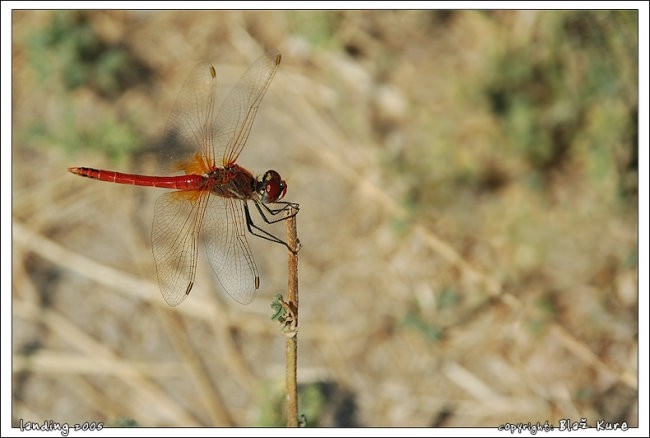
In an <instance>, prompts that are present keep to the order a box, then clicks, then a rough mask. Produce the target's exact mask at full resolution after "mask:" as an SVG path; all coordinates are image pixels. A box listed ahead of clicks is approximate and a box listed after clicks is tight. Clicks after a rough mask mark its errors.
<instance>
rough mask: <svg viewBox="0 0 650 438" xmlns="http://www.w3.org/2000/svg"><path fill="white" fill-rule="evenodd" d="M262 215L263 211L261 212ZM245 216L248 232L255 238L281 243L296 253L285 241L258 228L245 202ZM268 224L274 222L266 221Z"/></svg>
mask: <svg viewBox="0 0 650 438" xmlns="http://www.w3.org/2000/svg"><path fill="white" fill-rule="evenodd" d="M255 205H257V203H255ZM257 208H258V210H260V208H259V206H258V207H257ZM260 213H261V210H260ZM244 214H245V216H246V227H247V228H248V232H249V233H251V234H252V235H253V236H257V237H261V238H262V239H266V240H269V241H271V242H275V243H279V244H281V245H284V246H286V247H287V249H288V250H289V251H291V252H296V251H294V250H293V249H291V248H290V247H289V245H288V244H287V242H285V241H284V240H282V239H280V238H278V237H275V236H274V235H273V234H271V233H269V232H268V231H266V230H264V229H262V228H260V227H258V226H257V225H255V223H254V222H253V219H252V218H251V214H250V211H249V210H248V204H247V203H245V202H244ZM294 216H295V214H294ZM262 217H264V215H262ZM282 219H285V218H282ZM264 220H266V218H265V217H264ZM266 222H267V223H273V222H269V221H268V220H266ZM275 222H277V221H275Z"/></svg>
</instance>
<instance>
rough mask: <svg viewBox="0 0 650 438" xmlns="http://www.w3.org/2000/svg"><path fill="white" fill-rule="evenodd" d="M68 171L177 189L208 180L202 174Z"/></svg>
mask: <svg viewBox="0 0 650 438" xmlns="http://www.w3.org/2000/svg"><path fill="white" fill-rule="evenodd" d="M68 172H70V173H74V174H75V175H79V176H85V177H86V178H92V179H97V180H99V181H108V182H113V183H117V184H131V185H134V186H148V187H162V188H165V189H176V190H196V189H201V188H203V186H204V185H205V181H206V178H204V177H203V176H201V175H179V176H148V175H135V174H132V173H120V172H113V171H112V170H101V169H92V168H90V167H69V168H68Z"/></svg>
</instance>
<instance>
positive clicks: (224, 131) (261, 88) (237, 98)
mask: <svg viewBox="0 0 650 438" xmlns="http://www.w3.org/2000/svg"><path fill="white" fill-rule="evenodd" d="M279 64H280V53H279V52H278V51H273V52H269V53H267V54H265V55H263V56H261V57H260V58H259V59H257V61H255V62H254V63H253V64H252V65H251V66H250V67H249V68H248V70H246V72H245V73H244V74H243V76H242V77H241V79H240V80H239V82H237V85H235V87H234V88H233V89H232V90H231V91H230V93H229V94H228V96H227V97H226V99H225V100H224V101H223V104H222V105H221V108H220V109H219V112H218V113H217V117H216V129H215V131H216V133H217V134H216V138H215V140H216V141H215V142H214V143H213V147H214V150H213V151H212V152H211V154H212V155H211V156H213V157H221V156H223V162H222V163H221V164H223V165H224V166H226V165H228V164H232V163H234V162H235V161H236V160H237V157H239V154H240V153H241V151H242V149H243V147H244V145H245V144H246V140H247V139H248V134H250V131H251V127H252V126H253V121H254V120H255V115H256V114H257V109H258V108H259V105H260V102H261V101H262V98H263V97H264V94H265V93H266V90H267V89H268V88H269V84H270V83H271V79H273V76H274V75H275V72H276V71H277V70H278V65H279Z"/></svg>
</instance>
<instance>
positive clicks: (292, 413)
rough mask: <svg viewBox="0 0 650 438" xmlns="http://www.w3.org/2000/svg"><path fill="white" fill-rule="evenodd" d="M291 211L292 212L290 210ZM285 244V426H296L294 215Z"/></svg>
mask: <svg viewBox="0 0 650 438" xmlns="http://www.w3.org/2000/svg"><path fill="white" fill-rule="evenodd" d="M292 213H293V212H292ZM286 226H287V244H288V245H289V248H292V249H293V250H294V251H295V252H294V251H287V254H288V258H289V262H288V267H289V285H288V297H287V302H288V305H289V307H290V309H291V311H292V313H293V315H292V317H293V323H292V325H293V327H294V331H293V333H292V334H291V335H289V336H287V346H286V360H287V370H286V378H287V427H298V381H297V363H298V249H299V245H300V244H299V242H298V236H297V230H296V216H292V217H290V218H288V219H287V220H286Z"/></svg>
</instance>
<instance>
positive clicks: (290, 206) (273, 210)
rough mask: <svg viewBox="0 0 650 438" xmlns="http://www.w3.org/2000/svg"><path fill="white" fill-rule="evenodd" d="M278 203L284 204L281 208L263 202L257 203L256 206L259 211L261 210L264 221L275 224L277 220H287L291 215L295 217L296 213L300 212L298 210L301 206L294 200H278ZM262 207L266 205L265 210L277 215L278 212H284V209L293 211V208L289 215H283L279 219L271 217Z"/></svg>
mask: <svg viewBox="0 0 650 438" xmlns="http://www.w3.org/2000/svg"><path fill="white" fill-rule="evenodd" d="M276 204H281V205H282V206H281V207H279V208H271V207H269V206H268V205H266V204H264V203H262V202H256V203H255V207H256V208H257V211H259V212H260V216H262V219H264V222H266V223H267V224H274V223H276V222H280V221H285V220H287V219H289V218H290V217H294V216H295V215H296V214H298V210H299V209H300V206H299V205H298V204H296V203H294V202H276ZM260 206H261V207H260ZM262 207H264V210H266V212H267V213H269V214H270V215H272V216H275V215H277V214H278V213H282V212H284V211H290V212H291V210H293V212H291V214H288V215H287V216H282V217H279V218H277V219H269V218H268V217H266V215H265V214H264V212H263V211H262Z"/></svg>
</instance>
